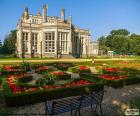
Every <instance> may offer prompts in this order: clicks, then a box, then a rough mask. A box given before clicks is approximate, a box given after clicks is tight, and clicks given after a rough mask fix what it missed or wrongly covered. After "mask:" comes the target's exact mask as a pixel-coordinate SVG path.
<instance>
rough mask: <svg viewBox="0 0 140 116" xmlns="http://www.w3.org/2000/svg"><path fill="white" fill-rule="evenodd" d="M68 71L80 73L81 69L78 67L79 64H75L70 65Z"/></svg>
mask: <svg viewBox="0 0 140 116" xmlns="http://www.w3.org/2000/svg"><path fill="white" fill-rule="evenodd" d="M68 71H69V72H72V73H79V69H78V67H77V66H75V67H69V68H68Z"/></svg>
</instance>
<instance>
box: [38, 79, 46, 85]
mask: <svg viewBox="0 0 140 116" xmlns="http://www.w3.org/2000/svg"><path fill="white" fill-rule="evenodd" d="M36 85H38V86H44V85H46V79H45V78H39V79H37V80H36Z"/></svg>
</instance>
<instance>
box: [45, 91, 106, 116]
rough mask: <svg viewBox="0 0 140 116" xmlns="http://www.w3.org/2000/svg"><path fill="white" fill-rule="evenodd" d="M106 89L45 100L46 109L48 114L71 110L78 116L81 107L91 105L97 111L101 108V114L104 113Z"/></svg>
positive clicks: (71, 113) (51, 115)
mask: <svg viewBox="0 0 140 116" xmlns="http://www.w3.org/2000/svg"><path fill="white" fill-rule="evenodd" d="M103 95H104V91H99V92H92V93H91V94H88V95H81V96H74V97H66V98H62V99H56V100H51V101H46V102H45V111H46V114H47V115H50V116H53V115H57V114H60V113H65V112H70V115H71V116H72V115H73V111H74V115H75V116H76V114H77V113H78V115H79V116H80V115H81V109H82V108H85V107H89V106H90V107H91V110H92V111H94V112H96V110H97V107H98V106H99V108H100V115H103V114H102V107H101V103H102V99H103Z"/></svg>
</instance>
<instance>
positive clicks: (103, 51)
mask: <svg viewBox="0 0 140 116" xmlns="http://www.w3.org/2000/svg"><path fill="white" fill-rule="evenodd" d="M98 41H99V51H100V52H101V54H106V53H107V51H108V50H109V47H107V46H106V45H105V43H106V38H105V37H104V36H102V37H100V38H99V39H98Z"/></svg>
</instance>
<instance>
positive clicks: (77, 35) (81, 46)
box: [16, 5, 90, 58]
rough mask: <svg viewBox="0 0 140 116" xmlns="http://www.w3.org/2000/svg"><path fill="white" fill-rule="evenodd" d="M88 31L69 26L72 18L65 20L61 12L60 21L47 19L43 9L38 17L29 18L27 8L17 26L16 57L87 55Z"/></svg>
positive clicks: (30, 16) (62, 11)
mask: <svg viewBox="0 0 140 116" xmlns="http://www.w3.org/2000/svg"><path fill="white" fill-rule="evenodd" d="M89 46H90V33H89V30H85V29H79V28H77V27H74V26H73V24H72V17H71V16H69V17H68V19H67V20H66V19H65V10H64V9H62V10H61V13H60V17H56V16H48V15H47V7H46V5H43V8H42V14H40V13H38V14H37V15H31V14H29V12H28V8H25V10H24V13H23V15H22V17H21V19H20V21H19V23H18V25H17V42H16V47H17V50H16V54H17V56H18V57H20V58H23V57H27V58H32V57H41V58H42V57H57V58H58V57H82V56H85V55H89V54H90V53H89Z"/></svg>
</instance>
